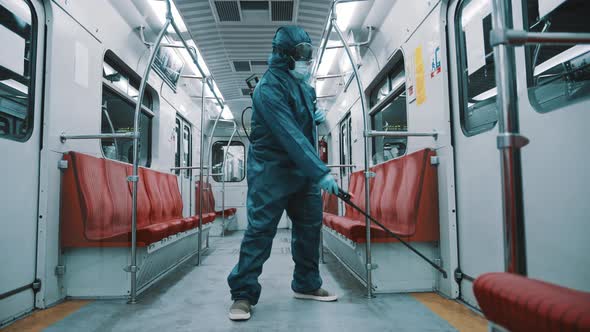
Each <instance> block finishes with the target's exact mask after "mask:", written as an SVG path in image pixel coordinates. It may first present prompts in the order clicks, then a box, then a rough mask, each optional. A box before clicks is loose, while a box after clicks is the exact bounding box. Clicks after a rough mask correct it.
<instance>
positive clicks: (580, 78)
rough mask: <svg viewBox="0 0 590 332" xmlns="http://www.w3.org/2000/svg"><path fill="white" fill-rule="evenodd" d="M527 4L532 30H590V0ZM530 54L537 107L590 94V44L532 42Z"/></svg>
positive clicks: (531, 88)
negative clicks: (589, 21) (589, 20)
mask: <svg viewBox="0 0 590 332" xmlns="http://www.w3.org/2000/svg"><path fill="white" fill-rule="evenodd" d="M526 4H527V7H526V11H525V12H526V17H525V21H526V22H527V24H526V25H527V27H528V29H529V31H533V32H578V33H589V32H590V24H588V17H589V15H590V2H589V1H588V0H567V1H557V2H556V1H547V0H527V1H526ZM527 54H528V62H527V67H528V68H527V69H528V78H529V79H528V89H529V98H530V100H531V102H532V104H533V106H534V107H535V109H536V110H537V111H539V112H549V111H553V110H556V109H559V108H562V107H563V106H565V105H567V104H571V103H576V102H580V101H583V100H588V99H589V98H590V45H573V46H572V45H566V46H562V45H542V46H541V45H531V46H528V49H527Z"/></svg>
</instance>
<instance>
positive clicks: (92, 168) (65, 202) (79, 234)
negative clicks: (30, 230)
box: [61, 152, 215, 247]
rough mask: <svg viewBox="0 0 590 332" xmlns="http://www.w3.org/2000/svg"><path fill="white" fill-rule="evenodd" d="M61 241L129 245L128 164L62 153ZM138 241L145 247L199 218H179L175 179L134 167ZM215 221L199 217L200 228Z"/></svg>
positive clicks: (78, 244) (212, 217)
mask: <svg viewBox="0 0 590 332" xmlns="http://www.w3.org/2000/svg"><path fill="white" fill-rule="evenodd" d="M64 160H66V161H67V162H68V168H67V169H66V170H65V172H64V174H63V177H62V190H61V242H62V246H64V247H105V246H108V247H120V246H130V245H131V244H130V242H129V241H130V239H131V215H132V196H131V191H132V183H131V182H128V181H127V177H128V176H130V175H132V166H131V165H129V164H124V163H120V162H117V161H113V160H109V159H104V158H96V157H93V156H89V155H85V154H82V153H77V152H70V153H68V154H65V155H64ZM139 179H140V180H139V182H138V186H137V242H138V245H139V246H145V245H148V244H151V243H154V242H157V241H160V240H162V239H164V238H166V237H168V236H171V235H174V234H177V233H179V232H184V231H188V230H190V229H193V228H196V227H198V225H199V217H198V216H191V217H187V218H185V217H183V216H182V210H183V204H182V197H181V194H180V190H179V188H178V182H177V177H176V176H175V175H173V174H168V173H162V172H157V171H154V170H151V169H147V168H140V169H139ZM213 220H215V213H208V214H204V215H203V222H202V224H207V223H210V222H212V221H213Z"/></svg>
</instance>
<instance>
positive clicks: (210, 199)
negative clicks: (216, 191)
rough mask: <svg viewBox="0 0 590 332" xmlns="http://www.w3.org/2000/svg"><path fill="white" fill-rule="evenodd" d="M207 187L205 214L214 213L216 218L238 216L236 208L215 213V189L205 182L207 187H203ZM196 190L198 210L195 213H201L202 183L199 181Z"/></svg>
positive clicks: (204, 199)
mask: <svg viewBox="0 0 590 332" xmlns="http://www.w3.org/2000/svg"><path fill="white" fill-rule="evenodd" d="M203 187H205V190H203V191H204V193H203V195H204V196H203V213H214V214H215V215H216V216H218V217H221V216H224V217H226V218H227V217H231V216H233V215H235V214H236V212H237V209H236V208H229V209H225V210H220V211H215V197H214V196H213V188H212V187H211V183H208V182H205V185H204V186H203ZM196 190H197V196H196V198H195V206H196V210H195V211H197V212H198V211H199V206H201V201H200V199H199V197H200V195H201V182H200V181H197V183H196Z"/></svg>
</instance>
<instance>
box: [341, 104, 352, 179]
mask: <svg viewBox="0 0 590 332" xmlns="http://www.w3.org/2000/svg"><path fill="white" fill-rule="evenodd" d="M338 127H339V141H340V151H339V152H340V153H339V154H340V158H339V159H340V164H341V165H347V164H352V163H353V161H352V114H351V112H350V111H348V113H346V115H345V116H344V117H343V118H342V119H341V120H340V122H339V123H338ZM343 128H346V142H345V139H344V131H343V130H342V129H343ZM345 148H347V150H346V151H347V152H348V155H345V154H344V150H345ZM347 159H348V160H347ZM349 173H351V172H350V168H348V167H341V168H340V175H341V176H345V175H348V174H349Z"/></svg>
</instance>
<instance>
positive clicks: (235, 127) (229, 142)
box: [221, 121, 238, 237]
mask: <svg viewBox="0 0 590 332" xmlns="http://www.w3.org/2000/svg"><path fill="white" fill-rule="evenodd" d="M233 124H234V130H233V131H232V133H231V136H230V137H229V141H227V147H226V148H225V153H224V154H223V170H222V171H221V173H223V175H222V177H221V179H222V182H221V236H222V237H223V236H225V177H226V176H227V174H228V172H227V170H226V167H227V164H226V162H227V154H228V153H229V147H230V146H231V143H232V140H233V139H234V135H235V134H236V131H237V128H238V124H237V123H236V122H235V121H233Z"/></svg>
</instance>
